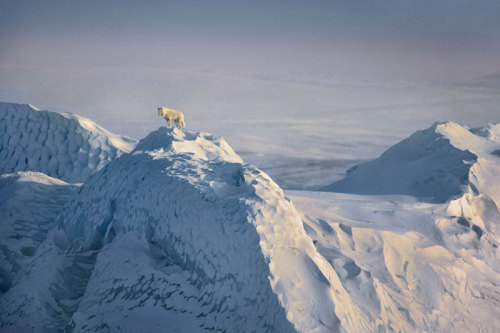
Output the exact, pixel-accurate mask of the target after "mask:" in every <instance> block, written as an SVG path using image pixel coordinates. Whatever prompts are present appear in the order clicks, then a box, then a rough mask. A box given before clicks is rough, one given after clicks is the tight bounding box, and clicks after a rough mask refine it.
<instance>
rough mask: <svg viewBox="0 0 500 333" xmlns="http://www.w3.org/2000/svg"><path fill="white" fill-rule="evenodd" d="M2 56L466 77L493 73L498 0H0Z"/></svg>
mask: <svg viewBox="0 0 500 333" xmlns="http://www.w3.org/2000/svg"><path fill="white" fill-rule="evenodd" d="M0 66H43V67H56V68H57V67H65V66H71V67H74V66H80V67H83V68H85V67H87V66H139V67H140V66H150V67H164V68H181V69H190V70H215V71H224V72H232V71H241V72H251V73H266V72H276V73H296V74H308V75H309V74H310V75H333V76H344V77H345V76H353V77H367V78H374V77H376V78H382V79H384V78H387V79H392V78H398V79H411V80H413V79H416V80H419V79H430V80H447V79H457V78H458V79H464V78H465V79H466V78H471V77H476V76H482V75H488V74H493V73H498V72H500V1H477V0H470V1H468V0H444V1H430V0H414V1H413V0H400V1H393V0H385V1H359V0H350V1H347V0H346V1H333V0H332V1H315V0H310V1H296V0H287V1H276V0H274V1H217V0H215V1H148V0H142V1H134V0H120V1H103V0H99V1H94V0H87V1H73V0H45V1H26V0H11V1H9V0H7V1H6V0H0Z"/></svg>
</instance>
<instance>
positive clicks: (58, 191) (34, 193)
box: [0, 171, 77, 293]
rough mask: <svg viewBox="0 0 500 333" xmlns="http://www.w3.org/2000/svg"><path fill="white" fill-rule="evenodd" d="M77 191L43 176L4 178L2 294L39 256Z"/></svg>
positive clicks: (0, 198) (0, 183)
mask: <svg viewBox="0 0 500 333" xmlns="http://www.w3.org/2000/svg"><path fill="white" fill-rule="evenodd" d="M76 188H77V186H75V185H71V184H67V183H65V182H63V181H61V180H58V179H55V178H51V177H49V176H46V175H45V174H43V173H39V172H21V171H20V172H17V173H14V174H4V175H1V176H0V293H3V292H5V291H6V290H8V289H9V287H10V285H11V284H12V280H13V279H14V277H15V275H16V274H17V273H18V272H19V270H20V269H21V268H22V267H23V266H24V265H25V264H26V263H27V262H28V261H29V259H30V258H31V257H32V256H33V255H34V254H35V252H36V250H37V249H38V246H39V245H40V244H41V243H42V242H43V241H44V240H45V238H46V236H47V233H48V231H49V230H50V229H51V228H52V227H54V226H55V222H56V218H57V215H58V214H59V213H60V212H61V210H62V208H63V207H64V204H65V203H66V202H67V201H68V199H69V198H70V196H71V194H72V193H73V192H74V191H75V189H76Z"/></svg>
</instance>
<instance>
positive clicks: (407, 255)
mask: <svg viewBox="0 0 500 333" xmlns="http://www.w3.org/2000/svg"><path fill="white" fill-rule="evenodd" d="M499 151H500V126H499V125H490V126H489V127H486V128H478V129H472V130H468V129H466V128H464V127H462V126H460V125H458V124H456V123H452V122H447V123H441V124H435V125H434V126H433V127H431V129H429V130H425V131H420V132H417V133H416V134H414V135H412V136H411V137H410V138H409V139H406V140H403V141H402V142H401V143H399V144H397V145H396V146H394V147H392V148H390V149H389V150H387V152H386V153H384V154H383V155H382V156H381V157H380V158H379V159H377V160H375V161H373V162H371V163H366V164H364V165H360V166H359V167H358V168H357V169H355V170H354V171H351V173H350V174H349V175H348V176H347V177H346V178H345V179H344V180H343V181H341V182H338V183H336V184H334V185H333V186H332V187H330V188H331V189H335V190H338V189H342V190H346V191H347V190H353V189H354V190H353V192H361V193H373V192H375V193H376V194H384V193H392V192H395V193H404V194H412V195H417V196H419V197H425V199H428V198H432V199H434V201H444V200H446V199H449V200H448V201H446V202H444V203H441V204H437V203H435V204H430V203H423V202H422V201H417V200H416V199H415V198H412V197H405V196H376V197H375V196H366V195H365V196H356V195H347V194H339V193H328V192H309V193H308V192H298V191H297V192H291V193H290V194H291V195H292V199H293V201H294V203H295V204H296V205H297V207H298V209H299V210H300V211H301V214H302V217H303V219H304V222H305V226H306V230H307V233H308V235H309V236H310V237H311V238H312V239H313V240H314V242H315V245H316V247H317V249H318V252H319V253H321V254H322V255H323V256H324V257H325V258H326V259H327V260H328V261H329V263H330V264H331V265H332V267H333V268H334V269H335V271H336V272H338V273H339V275H340V277H341V280H342V283H343V286H344V287H345V288H346V290H347V291H348V293H349V296H350V297H351V299H352V300H353V302H355V303H356V304H358V305H359V306H360V307H361V308H362V309H363V311H364V312H365V313H366V314H367V315H368V316H369V318H370V320H371V321H373V322H375V323H377V325H378V326H379V327H384V328H385V329H386V330H394V331H399V332H458V331H460V332H496V331H499V330H500V319H499V318H500V259H499V258H500V212H499V210H498V207H500V183H499V182H498V179H500V156H499V154H498V152H499ZM462 158H463V160H462ZM391 177H392V178H391ZM430 177H432V178H430ZM425 178H430V182H429V183H427V184H425V183H423V184H425V185H423V186H421V187H415V186H414V185H415V184H416V183H417V182H418V181H419V180H421V179H425ZM382 180H384V181H385V182H382ZM363 181H364V182H365V183H364V184H363ZM374 184H378V185H379V186H381V187H382V188H381V189H380V191H376V190H377V189H376V187H375V186H374ZM420 184H421V185H422V183H420ZM447 186H448V187H447ZM450 187H451V189H450ZM449 196H452V197H451V198H449Z"/></svg>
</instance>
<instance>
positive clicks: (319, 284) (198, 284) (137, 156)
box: [0, 128, 374, 332]
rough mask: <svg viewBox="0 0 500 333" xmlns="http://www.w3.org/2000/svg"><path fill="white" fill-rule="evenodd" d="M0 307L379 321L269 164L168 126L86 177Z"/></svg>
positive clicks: (168, 316) (61, 315)
mask: <svg viewBox="0 0 500 333" xmlns="http://www.w3.org/2000/svg"><path fill="white" fill-rule="evenodd" d="M0 313H2V314H3V315H2V316H3V318H2V320H1V324H0V325H1V327H3V328H9V329H14V330H29V331H31V330H33V331H37V330H42V331H43V330H46V331H56V330H62V329H74V330H75V331H78V332H85V331H91V332H95V331H107V330H108V329H110V330H111V331H117V330H120V331H123V332H137V331H159V330H160V329H161V330H164V331H185V332H195V331H202V330H214V331H227V332H242V331H245V332H287V331H294V330H295V329H296V330H298V331H301V332H331V331H338V330H339V329H340V328H341V327H344V328H348V329H350V330H351V331H366V330H371V329H373V328H374V326H373V325H372V324H371V323H368V322H367V321H366V318H365V317H364V316H363V314H362V312H361V311H360V309H359V308H358V307H357V306H356V305H354V304H353V302H352V301H351V300H350V299H349V297H348V295H347V293H346V291H345V290H344V289H343V287H342V286H341V284H340V281H339V278H338V276H337V274H336V273H335V271H333V269H332V267H331V266H330V265H328V263H327V262H326V261H325V260H324V258H323V257H322V256H321V255H319V254H318V253H317V251H316V249H315V247H314V245H313V243H312V241H311V239H310V238H309V237H308V236H307V235H306V233H305V230H304V229H303V226H302V221H301V218H300V216H299V215H298V213H297V212H296V210H295V208H294V207H293V205H292V204H291V202H289V201H288V200H287V199H285V197H284V195H283V192H282V190H281V189H280V188H279V187H278V186H277V185H276V184H275V183H274V182H273V181H272V180H271V179H270V178H269V177H268V176H267V175H266V174H264V173H263V172H261V171H259V170H258V169H255V168H254V167H252V166H249V165H245V164H242V162H241V159H240V158H239V157H238V156H237V155H236V154H235V153H234V152H233V150H232V149H231V148H230V147H229V146H228V145H227V143H226V142H225V141H224V140H223V139H220V138H217V137H214V136H212V135H209V134H205V133H192V132H185V133H182V132H180V131H178V130H173V131H172V130H169V129H166V128H160V129H159V130H157V131H156V132H153V133H151V134H150V135H149V136H147V137H146V138H144V139H143V140H141V141H140V142H139V143H138V145H137V147H136V148H135V150H134V151H133V152H132V153H130V154H125V155H123V156H122V157H121V158H119V159H117V160H115V161H113V162H111V163H110V164H109V165H108V166H106V167H105V168H104V169H102V170H101V171H100V172H99V173H97V174H95V175H94V176H92V177H91V178H90V179H89V180H88V181H87V182H86V183H85V184H84V185H83V186H82V187H81V190H79V193H78V194H77V195H76V197H75V198H74V199H73V200H72V202H71V204H70V205H69V206H68V207H67V208H66V209H65V210H64V212H63V214H62V215H61V216H60V218H59V227H58V228H57V230H54V232H53V233H52V234H51V235H50V236H49V238H48V239H47V241H46V242H45V243H44V244H43V245H42V246H41V247H40V249H39V250H38V252H37V253H36V255H35V257H34V259H33V261H32V262H31V263H30V265H29V266H28V269H27V270H26V274H25V275H23V276H22V277H21V278H20V279H19V281H18V282H17V283H16V284H15V285H14V286H13V287H12V288H11V289H10V290H9V291H8V292H7V293H6V294H5V295H4V297H2V298H1V299H0Z"/></svg>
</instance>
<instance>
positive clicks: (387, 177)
mask: <svg viewBox="0 0 500 333" xmlns="http://www.w3.org/2000/svg"><path fill="white" fill-rule="evenodd" d="M452 124H454V123H451V122H450V123H435V124H434V125H433V126H432V127H430V128H428V129H426V130H422V131H417V132H416V133H415V134H413V135H411V136H410V137H409V138H407V139H405V140H403V141H401V142H400V143H398V144H396V145H394V146H393V147H391V148H389V149H388V150H387V151H385V152H384V153H383V154H382V155H381V156H380V157H379V158H377V159H375V160H373V161H370V162H367V163H363V164H359V165H357V166H355V167H353V168H351V169H350V170H348V172H347V175H346V177H345V178H344V179H341V180H339V181H337V182H335V183H333V184H331V185H329V186H326V187H324V188H323V189H322V190H323V191H332V192H341V193H356V194H404V195H411V196H415V197H418V198H419V199H421V200H425V201H429V202H438V203H441V202H445V201H447V200H448V199H449V198H451V197H453V196H455V195H458V194H460V193H462V190H463V186H464V185H465V184H466V183H467V181H468V176H469V169H470V167H471V165H472V164H473V162H475V161H476V159H477V156H476V155H475V154H473V153H471V152H470V151H468V150H467V149H461V148H458V147H455V146H454V145H453V144H452V143H451V142H450V138H449V137H448V136H447V133H446V132H443V133H442V132H441V130H442V129H443V128H447V127H449V126H454V125H452ZM457 126H458V125H457Z"/></svg>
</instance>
